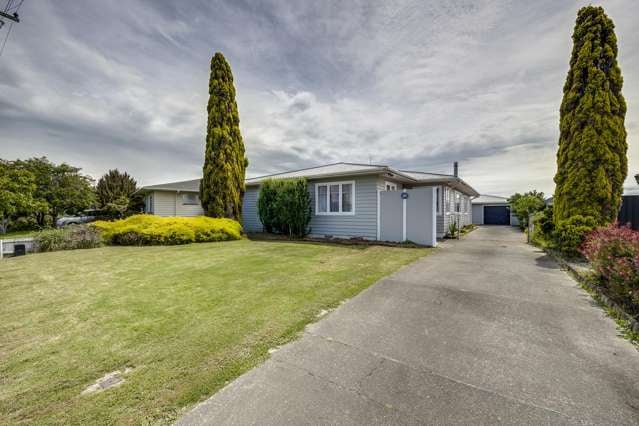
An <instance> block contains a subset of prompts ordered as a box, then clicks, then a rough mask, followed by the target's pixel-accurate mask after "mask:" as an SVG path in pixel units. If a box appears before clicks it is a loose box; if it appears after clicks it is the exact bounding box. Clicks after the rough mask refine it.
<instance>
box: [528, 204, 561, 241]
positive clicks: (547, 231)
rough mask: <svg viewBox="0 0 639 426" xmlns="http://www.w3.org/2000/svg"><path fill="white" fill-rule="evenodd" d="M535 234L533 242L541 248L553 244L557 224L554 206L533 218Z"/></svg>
mask: <svg viewBox="0 0 639 426" xmlns="http://www.w3.org/2000/svg"><path fill="white" fill-rule="evenodd" d="M532 223H533V224H534V227H533V234H532V236H531V237H532V241H533V242H534V243H536V244H539V245H541V246H548V245H551V244H552V239H553V233H554V232H555V223H554V222H553V215H552V206H547V207H546V208H545V209H543V210H542V211H539V212H537V213H535V214H534V216H533V217H532Z"/></svg>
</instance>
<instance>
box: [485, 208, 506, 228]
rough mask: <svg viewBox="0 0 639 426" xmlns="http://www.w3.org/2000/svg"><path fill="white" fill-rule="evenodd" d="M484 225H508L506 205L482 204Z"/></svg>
mask: <svg viewBox="0 0 639 426" xmlns="http://www.w3.org/2000/svg"><path fill="white" fill-rule="evenodd" d="M484 225H510V209H509V208H508V206H484Z"/></svg>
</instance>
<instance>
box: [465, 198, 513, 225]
mask: <svg viewBox="0 0 639 426" xmlns="http://www.w3.org/2000/svg"><path fill="white" fill-rule="evenodd" d="M471 202H472V205H473V223H474V224H475V225H511V226H517V225H519V221H518V220H517V216H515V215H513V214H511V213H512V212H511V211H510V205H509V204H508V198H506V197H500V196H497V195H480V196H479V197H477V198H474V199H473V200H472V201H471Z"/></svg>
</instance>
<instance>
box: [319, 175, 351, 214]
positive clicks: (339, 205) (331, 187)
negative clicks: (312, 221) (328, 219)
mask: <svg viewBox="0 0 639 426" xmlns="http://www.w3.org/2000/svg"><path fill="white" fill-rule="evenodd" d="M315 214H316V215H352V214H355V182H352V181H350V182H328V183H318V184H316V185H315Z"/></svg>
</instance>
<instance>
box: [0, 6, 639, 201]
mask: <svg viewBox="0 0 639 426" xmlns="http://www.w3.org/2000/svg"><path fill="white" fill-rule="evenodd" d="M587 3H590V2H589V1H572V0H561V1H557V0H545V1H541V0H538V1H528V0H521V1H515V0H513V1H508V0H483V1H476V0H473V1H470V0H468V1H463V0H459V1H457V0H454V1H451V0H440V1H428V0H417V1H410V0H407V1H391V0H380V1H361V2H358V1H334V2H329V1H274V2H257V1H238V0H229V1H227V2H222V1H204V0H202V1H188V2H186V1H184V2H176V1H168V0H166V1H155V0H154V1H151V0H149V1H141V0H129V1H126V2H122V1H99V0H95V1H82V2H77V1H71V0H67V1H50V2H49V1H45V0H26V1H25V2H24V5H23V6H22V8H21V10H20V15H21V17H22V22H21V23H20V24H17V25H15V26H14V28H13V30H12V32H11V34H10V38H9V40H8V42H7V45H6V48H5V50H4V53H3V55H2V56H0V157H2V158H5V159H15V158H25V157H31V156H42V155H45V156H47V157H49V158H50V159H51V160H53V161H55V162H62V161H64V162H67V163H70V164H72V165H75V166H79V167H82V168H83V169H84V171H85V172H86V173H88V174H90V175H92V176H94V177H99V176H100V175H101V174H102V173H104V172H105V171H106V170H108V169H110V168H116V167H117V168H119V169H120V170H126V171H128V172H129V173H131V174H132V175H133V176H134V177H136V178H137V180H138V182H139V183H141V184H153V183H161V182H166V181H174V180H182V179H192V178H196V177H199V175H200V173H201V167H202V161H203V153H204V140H205V132H206V102H207V96H208V93H207V90H208V78H209V73H208V72H209V61H210V58H211V56H212V55H213V53H215V52H216V51H221V52H223V53H224V55H225V56H226V58H227V60H228V61H229V62H230V64H231V67H232V69H233V74H234V78H235V84H236V88H237V94H238V98H237V101H238V107H239V111H240V121H241V130H242V134H243V136H244V142H245V144H246V148H247V152H248V157H249V161H250V166H249V170H248V175H249V176H257V175H262V174H267V173H273V172H278V171H285V170H289V169H295V168H302V167H307V166H314V165H318V164H324V163H331V162H338V161H346V162H361V163H369V162H372V163H377V164H389V165H392V166H396V167H400V168H405V169H411V170H424V171H433V172H444V173H449V172H451V169H452V162H453V161H455V160H458V161H459V162H460V168H461V175H462V177H463V178H464V179H466V180H467V181H468V182H469V183H471V185H473V186H474V187H475V188H476V189H477V190H478V191H480V192H482V193H489V194H502V195H509V194H511V193H513V192H514V191H525V190H528V189H532V188H536V189H540V190H543V191H545V192H552V189H553V183H552V177H553V175H554V172H555V150H556V144H557V138H558V121H559V114H558V109H559V104H560V102H561V96H562V86H563V83H564V80H565V77H566V72H567V70H568V60H569V55H570V51H571V47H572V42H571V38H570V36H571V34H572V29H573V25H574V21H575V17H576V12H577V10H578V8H579V7H580V6H582V5H584V4H587ZM2 4H4V0H3V2H2ZM601 4H602V5H603V6H604V8H605V9H606V11H607V13H608V15H609V16H610V17H611V18H612V19H613V20H614V22H615V24H616V31H617V37H618V38H619V50H620V56H619V61H620V64H621V68H622V72H623V74H624V79H625V84H624V90H623V92H624V95H625V97H626V100H627V102H628V115H627V117H626V128H627V130H628V133H629V138H628V142H629V146H630V149H629V160H630V161H629V164H630V172H631V173H632V174H634V173H639V135H638V133H639V31H637V30H636V23H637V22H639V7H638V6H637V4H636V0H610V1H608V0H605V1H602V2H601ZM7 28H8V26H5V27H4V28H3V29H2V30H0V37H2V38H4V36H5V35H6V31H7ZM630 183H631V182H630V179H629V180H628V184H630Z"/></svg>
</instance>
